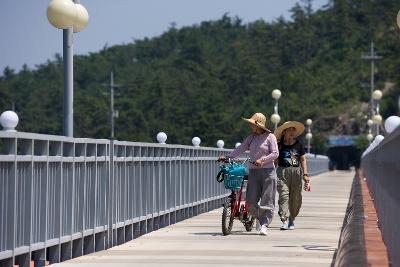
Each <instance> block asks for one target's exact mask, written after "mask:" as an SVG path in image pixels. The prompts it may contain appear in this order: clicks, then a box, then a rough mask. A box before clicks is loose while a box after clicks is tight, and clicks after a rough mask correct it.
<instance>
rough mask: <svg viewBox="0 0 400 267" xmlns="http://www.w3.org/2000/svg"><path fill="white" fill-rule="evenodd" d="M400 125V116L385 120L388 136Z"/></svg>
mask: <svg viewBox="0 0 400 267" xmlns="http://www.w3.org/2000/svg"><path fill="white" fill-rule="evenodd" d="M399 125H400V117H399V116H390V117H389V118H387V119H386V120H385V130H386V132H387V133H388V134H390V133H391V132H393V131H394V130H395V129H396V128H397V127H399Z"/></svg>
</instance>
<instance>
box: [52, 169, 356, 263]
mask: <svg viewBox="0 0 400 267" xmlns="http://www.w3.org/2000/svg"><path fill="white" fill-rule="evenodd" d="M353 177H354V172H339V171H335V172H329V173H325V174H320V175H317V176H316V177H311V192H304V191H303V192H304V193H303V207H302V209H301V211H300V215H299V217H298V218H297V219H296V230H294V231H281V230H280V229H279V227H280V220H279V217H278V216H277V213H275V217H274V221H273V222H272V224H271V225H270V229H269V234H268V236H260V235H258V233H256V231H255V230H253V231H252V232H250V233H247V232H245V229H244V227H243V225H241V224H239V223H236V224H235V225H234V228H233V234H232V235H229V236H222V234H221V212H222V209H218V210H214V211H212V212H209V213H205V214H201V215H199V216H197V217H194V218H191V219H188V220H185V221H183V222H180V223H177V224H175V225H172V226H169V227H167V228H164V229H160V230H158V231H155V232H152V233H150V234H147V235H144V236H142V237H140V238H137V239H135V240H133V241H131V242H128V243H125V244H123V245H121V246H118V247H114V248H112V249H109V250H107V251H101V252H97V253H94V254H90V255H86V256H83V257H79V258H76V259H73V260H70V261H66V262H63V263H60V264H55V265H54V266H95V267H102V266H177V265H178V266H232V265H237V266H239V265H240V266H291V267H294V266H308V267H311V266H330V265H331V263H332V260H333V257H334V254H335V251H336V249H337V246H338V240H339V236H340V230H341V227H342V223H343V219H344V216H345V211H346V207H347V202H348V198H349V194H350V190H351V183H352V180H353Z"/></svg>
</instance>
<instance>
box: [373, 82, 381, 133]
mask: <svg viewBox="0 0 400 267" xmlns="http://www.w3.org/2000/svg"><path fill="white" fill-rule="evenodd" d="M372 99H373V101H374V107H375V109H374V113H375V114H374V113H373V116H372V121H373V122H374V124H376V134H377V135H378V134H379V128H380V125H381V123H382V116H381V115H380V114H379V113H380V111H379V104H380V101H381V99H382V91H381V90H375V91H374V92H373V93H372Z"/></svg>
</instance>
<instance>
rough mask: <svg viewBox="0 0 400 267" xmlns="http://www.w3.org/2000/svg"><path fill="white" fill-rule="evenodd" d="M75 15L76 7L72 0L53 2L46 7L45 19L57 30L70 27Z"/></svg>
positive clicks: (56, 0) (55, 0) (54, 0)
mask: <svg viewBox="0 0 400 267" xmlns="http://www.w3.org/2000/svg"><path fill="white" fill-rule="evenodd" d="M77 13H78V12H77V8H76V5H75V3H74V2H72V0H53V1H51V2H50V4H49V5H48V7H47V19H48V20H49V22H50V24H51V25H53V26H54V27H56V28H58V29H67V28H68V27H72V26H73V24H74V22H75V20H76V17H77Z"/></svg>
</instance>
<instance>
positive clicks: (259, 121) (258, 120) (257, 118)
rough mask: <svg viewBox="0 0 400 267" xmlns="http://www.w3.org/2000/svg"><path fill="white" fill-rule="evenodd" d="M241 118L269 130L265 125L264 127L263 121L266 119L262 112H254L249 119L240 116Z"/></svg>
mask: <svg viewBox="0 0 400 267" xmlns="http://www.w3.org/2000/svg"><path fill="white" fill-rule="evenodd" d="M242 119H243V120H245V121H247V122H248V123H251V124H253V125H255V126H258V127H259V128H261V129H263V130H265V131H267V132H271V131H270V130H269V129H268V128H267V127H265V121H266V120H267V119H266V118H265V116H264V114H262V113H254V115H253V116H251V118H250V119H246V118H242Z"/></svg>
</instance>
